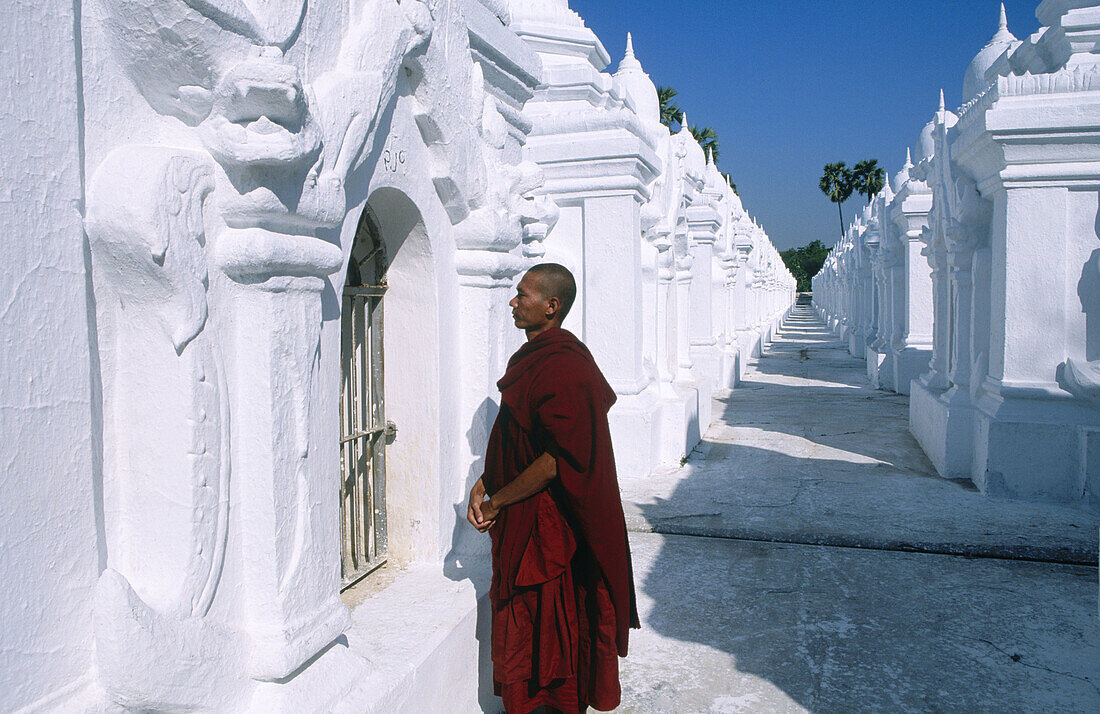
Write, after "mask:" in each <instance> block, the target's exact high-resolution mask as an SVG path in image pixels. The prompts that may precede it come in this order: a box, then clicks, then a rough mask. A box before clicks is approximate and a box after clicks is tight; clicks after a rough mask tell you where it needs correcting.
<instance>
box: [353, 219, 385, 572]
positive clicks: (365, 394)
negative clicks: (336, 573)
mask: <svg viewBox="0 0 1100 714" xmlns="http://www.w3.org/2000/svg"><path fill="white" fill-rule="evenodd" d="M386 268H387V260H386V245H385V242H384V241H383V240H382V237H381V233H380V231H379V228H378V223H377V221H376V220H375V218H374V216H373V214H372V212H371V209H370V208H369V207H368V208H366V209H365V210H364V211H363V214H362V216H361V217H360V219H359V226H358V228H357V229H356V232H355V242H354V244H353V245H352V249H351V259H350V260H349V261H348V272H347V279H346V281H345V283H344V293H343V298H342V305H341V311H340V315H341V317H340V323H341V336H340V475H341V479H340V584H341V587H344V588H347V587H350V586H351V585H353V584H355V583H356V582H357V581H359V580H360V579H362V578H363V577H365V576H366V575H368V574H369V573H370V572H371V571H373V570H375V569H376V568H378V567H379V566H381V565H382V564H383V563H385V559H386V554H387V541H388V538H387V527H386V440H387V437H388V436H390V437H392V435H393V426H392V424H390V423H387V421H386V400H385V370H384V355H385V350H384V345H383V330H384V312H383V298H384V296H385V294H386V289H387V286H386Z"/></svg>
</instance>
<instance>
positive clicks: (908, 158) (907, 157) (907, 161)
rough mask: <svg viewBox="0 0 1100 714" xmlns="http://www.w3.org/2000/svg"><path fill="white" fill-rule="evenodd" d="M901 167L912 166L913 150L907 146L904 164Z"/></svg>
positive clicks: (909, 167)
mask: <svg viewBox="0 0 1100 714" xmlns="http://www.w3.org/2000/svg"><path fill="white" fill-rule="evenodd" d="M903 168H906V169H911V168H913V151H912V150H911V149H908V148H907V149H906V150H905V166H904V167H903Z"/></svg>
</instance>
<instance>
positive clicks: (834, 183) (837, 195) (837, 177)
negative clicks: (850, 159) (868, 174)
mask: <svg viewBox="0 0 1100 714" xmlns="http://www.w3.org/2000/svg"><path fill="white" fill-rule="evenodd" d="M817 185H818V188H820V189H821V192H822V193H824V194H825V195H826V196H828V197H829V200H830V201H832V202H833V203H835V204H836V208H837V210H838V211H839V212H840V236H841V238H843V237H844V208H843V206H842V205H841V204H843V203H844V202H845V201H847V200H848V199H849V198H850V197H851V196H852V191H854V190H855V185H854V184H853V182H852V170H851V169H849V168H848V167H847V166H846V165H845V164H844V162H843V161H838V162H836V163H834V164H825V172H824V173H823V174H822V175H821V181H819V182H818V184H817Z"/></svg>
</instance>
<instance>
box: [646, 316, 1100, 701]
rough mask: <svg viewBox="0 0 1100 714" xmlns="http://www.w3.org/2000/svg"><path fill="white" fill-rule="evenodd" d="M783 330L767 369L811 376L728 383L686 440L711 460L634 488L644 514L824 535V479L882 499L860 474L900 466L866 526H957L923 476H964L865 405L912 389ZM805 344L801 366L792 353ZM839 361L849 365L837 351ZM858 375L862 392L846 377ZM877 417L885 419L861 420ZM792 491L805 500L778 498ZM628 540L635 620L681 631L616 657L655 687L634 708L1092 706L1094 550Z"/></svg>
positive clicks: (886, 475)
mask: <svg viewBox="0 0 1100 714" xmlns="http://www.w3.org/2000/svg"><path fill="white" fill-rule="evenodd" d="M784 336H785V337H786V338H787V340H785V341H780V342H777V343H776V344H775V345H774V346H773V347H772V348H771V350H770V351H769V354H768V356H766V357H765V358H763V359H761V360H760V362H759V364H758V369H759V371H761V372H763V373H765V374H777V375H786V376H788V377H797V378H803V379H807V380H809V379H813V380H814V382H813V383H810V382H808V383H807V384H806V385H805V386H790V385H778V384H774V383H770V382H769V383H764V382H760V381H756V382H751V381H750V382H746V383H745V386H744V388H739V389H738V390H735V391H734V392H732V393H731V394H730V395H729V396H728V397H726V398H725V399H723V400H722V401H723V402H724V403H725V410H724V414H723V415H722V416H723V419H722V421H724V422H725V424H729V425H733V427H734V428H736V429H737V430H738V431H737V432H730V433H729V434H728V436H727V438H725V439H723V441H721V442H718V441H710V440H708V441H704V442H703V444H702V445H701V446H700V449H699V450H698V451H697V452H696V454H695V456H694V457H693V459H695V458H698V457H699V455H700V454H702V455H704V456H705V457H706V459H707V461H708V462H710V463H711V465H713V462H714V461H716V460H717V461H720V462H721V465H720V466H719V467H718V468H708V469H702V468H696V469H695V470H694V471H693V473H692V475H690V476H688V478H687V479H686V480H684V481H682V482H681V483H680V484H679V485H678V486H677V488H676V490H675V491H674V492H673V494H672V495H671V497H670V498H669V499H668V500H666V501H661V502H660V503H658V504H655V505H646V504H643V505H641V506H640V509H641V512H642V515H643V517H644V518H645V520H646V521H648V523H649V525H650V527H651V528H652V529H653V530H655V531H657V532H665V533H669V532H681V533H693V534H697V535H705V534H707V533H710V534H717V533H725V532H728V531H731V530H737V529H739V528H744V529H749V530H751V529H753V528H756V529H759V530H760V531H761V532H764V531H767V532H770V533H771V532H778V531H783V532H784V535H786V536H787V537H789V538H791V539H792V540H795V541H797V540H798V538H799V537H801V535H800V534H801V533H802V531H806V530H811V531H813V532H814V535H820V534H825V535H826V536H828V535H829V530H830V528H829V525H830V519H831V518H832V517H833V516H834V515H835V514H834V512H833V510H832V509H833V508H834V507H835V508H839V506H836V504H835V503H834V504H830V503H826V502H822V501H816V500H814V497H813V489H814V488H816V485H817V484H821V483H829V482H836V483H839V484H843V485H842V486H841V487H840V488H849V489H850V490H849V493H851V494H852V498H855V499H858V498H860V497H861V496H862V497H864V498H874V496H873V495H870V494H872V493H873V492H874V489H873V488H871V486H872V485H876V484H877V485H879V486H883V487H885V488H887V489H894V486H893V485H890V484H896V483H897V482H900V481H902V480H904V481H906V482H908V486H906V488H910V489H911V493H916V494H918V497H911V498H908V499H906V502H907V503H908V502H910V501H911V503H908V505H905V506H897V507H895V506H894V505H893V504H888V505H887V506H886V507H884V508H878V509H868V518H877V517H880V516H881V517H883V522H877V523H870V524H868V527H869V528H874V529H876V530H878V531H885V532H887V533H889V531H891V530H892V531H893V532H895V533H905V532H912V531H914V530H916V531H918V532H922V537H928V538H934V537H936V536H937V535H938V534H939V533H940V532H941V531H942V530H943V529H948V528H950V527H951V525H952V524H954V525H955V526H956V527H957V526H958V521H959V520H960V519H959V518H958V517H957V516H958V513H957V512H956V514H955V515H956V518H954V519H952V518H951V515H950V514H940V513H938V512H937V509H936V508H935V507H934V504H931V503H930V502H929V501H928V500H923V501H922V500H921V499H920V498H919V494H921V493H925V492H926V491H924V490H923V489H926V488H928V487H930V486H936V485H938V486H939V487H940V488H941V489H944V490H949V489H955V488H958V489H959V490H960V491H961V490H963V487H962V486H958V485H957V484H950V483H947V482H944V481H943V480H941V479H939V478H938V477H935V476H933V475H932V474H933V473H934V472H933V470H932V466H931V464H929V463H928V462H927V460H926V459H925V458H924V456H923V454H922V453H921V452H920V451H919V447H918V446H917V445H916V442H915V441H914V440H913V439H912V438H911V437H909V436H908V434H907V432H906V430H905V425H906V424H907V410H905V409H899V408H893V409H890V410H887V411H888V412H889V413H888V414H886V416H885V417H883V415H882V411H883V410H882V409H881V405H879V408H878V409H876V408H875V405H874V403H875V402H876V401H878V400H891V401H896V400H901V401H905V398H904V397H899V396H898V395H893V394H889V393H886V392H882V391H878V390H874V389H872V388H871V387H870V386H869V385H868V384H867V383H866V381H865V380H864V379H863V378H862V374H861V372H860V371H859V370H857V369H853V368H852V365H853V363H854V362H855V360H853V358H851V357H849V356H847V355H846V354H844V353H843V349H844V348H843V346H842V345H841V344H840V343H839V342H835V338H833V337H832V336H831V335H829V334H828V333H827V332H826V331H824V330H823V329H820V328H814V327H813V326H812V325H809V324H806V325H803V326H796V327H794V329H785V330H784ZM834 342H835V345H834ZM822 343H826V344H824V345H823V344H822ZM810 345H816V348H815V349H814V352H813V358H812V359H811V360H809V361H810V363H811V364H812V363H816V364H813V366H811V365H809V364H807V360H805V359H801V358H800V355H801V353H802V352H803V351H804V350H805V349H806V348H807V347H808V346H810ZM834 347H835V349H834ZM823 362H824V363H826V364H822V363H823ZM834 362H835V364H836V365H837V366H844V367H846V369H836V370H831V369H829V368H828V363H834ZM815 375H816V376H815ZM857 388H858V391H859V392H862V394H857V395H853V394H852V392H853V391H857ZM746 390H748V391H746ZM752 390H766V391H757V392H756V393H755V394H754V393H752ZM864 405H866V407H865V406H864ZM808 406H809V407H810V408H812V409H813V410H814V413H813V415H812V416H808V415H806V414H805V410H806V409H807V407H808ZM894 412H897V414H893V413H894ZM889 419H893V420H895V421H896V422H897V423H892V422H889V421H888V420H889ZM872 424H874V425H875V426H876V427H877V428H880V429H881V428H885V427H889V429H890V431H891V433H892V434H894V436H891V437H890V438H886V439H879V438H876V437H875V436H868V435H867V434H866V433H865V431H866V428H867V426H868V425H872ZM799 425H801V428H799ZM807 425H808V427H807ZM723 428H727V427H724V426H723V425H722V424H718V425H716V426H715V429H716V430H717V429H723ZM861 430H863V432H864V433H861ZM755 431H758V432H759V433H754V432H755ZM711 433H712V438H714V435H715V433H716V432H714V431H712V432H711ZM769 433H771V434H773V435H776V434H781V433H782V434H789V435H793V436H797V437H800V438H801V439H803V440H804V441H803V442H802V443H803V444H804V445H805V446H806V448H807V452H806V454H805V455H792V454H790V453H785V452H784V451H782V450H780V449H777V448H775V447H772V448H768V447H769V446H771V444H769V442H768V439H769V437H768V434H769ZM771 438H772V439H774V438H775V437H774V436H772V437H771ZM906 440H908V441H906ZM750 441H751V442H752V443H753V444H755V445H749V444H748V443H746V442H750ZM907 449H912V450H913V451H912V452H909V453H902V451H903V450H907ZM689 463H690V461H689ZM760 474H768V475H774V477H769V478H768V479H762V478H760V477H759V476H760ZM915 477H916V478H915ZM923 477H927V478H923ZM750 481H751V483H750ZM864 487H867V488H866V491H863V490H861V489H863V488H864ZM893 492H895V491H894V490H887V491H880V493H893ZM865 494H866V495H865ZM965 495H966V496H973V497H974V498H975V499H977V498H982V497H981V496H980V495H979V494H976V493H968V494H965ZM799 499H802V500H801V501H800V502H801V503H803V504H805V508H803V509H801V510H800V511H794V510H780V509H787V507H789V506H791V505H792V504H793V503H794V502H795V501H796V500H799ZM842 500H843V499H842ZM930 506H931V507H930ZM875 513H878V514H880V515H879V516H876V515H873V514H875ZM881 514H888V516H882V515H881ZM964 515H965V514H964ZM887 519H892V520H893V522H886V521H887ZM941 519H942V520H941ZM961 520H965V518H963V519H961ZM677 529H679V531H677ZM640 542H654V541H647V540H642V539H640ZM640 555H642V559H644V560H646V561H651V562H647V563H646V573H647V574H646V576H645V578H644V580H642V581H641V582H639V583H638V584H639V586H640V594H642V596H643V598H642V602H641V603H640V605H642V607H643V613H642V614H643V618H644V623H643V627H644V628H646V629H651V630H652V631H653V632H655V633H657V634H658V635H660V636H662V637H663V638H665V639H670V640H676V641H679V642H682V643H687V644H685V645H682V646H681V645H671V646H670V645H667V644H664V645H662V648H661V649H660V650H659V651H658V652H657V654H655V655H651V654H646V653H644V652H642V651H640V650H639V649H632V656H633V657H639V658H645V657H654V658H655V659H656V658H657V657H660V658H666V660H665V662H664V663H661V662H654V663H653V664H652V665H650V663H648V662H645V660H644V659H642V662H641V663H640V664H638V665H628V666H634V667H636V668H637V671H639V672H641V671H642V669H643V668H644V667H647V666H653V669H652V671H651V672H650V671H648V670H647V674H649V675H650V676H649V678H648V679H646V680H644V681H645V682H646V684H645V685H641V684H640V682H641V681H642V680H641V679H638V680H636V681H633V682H631V685H632V686H635V687H637V686H649V687H652V689H650V690H649V691H643V692H639V691H634V692H631V693H630V695H631V697H634V698H636V699H637V700H644V701H646V702H647V704H646V707H651V708H641V707H639V708H637V709H635V710H636V711H662V710H668V707H670V706H674V705H676V706H682V702H681V701H680V700H679V699H674V697H677V696H685V692H686V690H687V689H689V688H691V687H696V688H697V690H698V691H700V692H701V693H700V694H698V696H699V697H700V699H699V700H698V701H692V702H690V704H691V706H690V707H689V708H688V709H684V710H691V711H707V710H708V707H709V711H735V710H736V711H741V710H742V707H748V710H754V711H773V710H782V711H787V710H797V708H798V707H802V708H804V709H806V710H809V711H815V712H816V711H852V710H860V711H902V710H939V709H961V710H964V711H968V710H974V711H982V710H991V709H995V708H1002V709H1008V710H1022V711H1028V710H1035V709H1038V708H1054V709H1058V708H1064V709H1066V710H1084V709H1090V708H1091V706H1086V707H1084V709H1081V705H1082V703H1085V702H1093V703H1097V702H1100V691H1098V690H1097V689H1096V685H1095V684H1094V683H1093V682H1095V678H1093V677H1092V676H1091V674H1090V670H1091V671H1093V672H1095V671H1096V670H1097V666H1096V665H1095V664H1094V663H1093V664H1089V663H1087V662H1085V663H1082V662H1083V661H1084V660H1088V659H1089V656H1088V652H1089V651H1095V650H1090V649H1089V648H1090V647H1094V645H1088V644H1081V643H1082V642H1085V643H1088V642H1090V641H1091V642H1093V643H1095V641H1096V637H1095V636H1096V634H1097V623H1096V621H1095V601H1094V600H1093V599H1090V598H1091V596H1087V595H1088V593H1091V592H1094V588H1095V577H1096V573H1095V569H1092V568H1083V567H1076V566H1068V567H1067V566H1061V567H1059V566H1051V565H1048V564H1045V563H1021V562H1012V561H1004V560H996V559H978V560H974V559H969V558H962V557H944V556H930V555H924V554H918V553H902V552H884V551H881V550H865V549H860V548H839V547H819V546H805V545H787V544H779V543H763V542H759V541H752V540H736V539H730V538H728V537H726V538H700V537H680V536H664V537H663V538H662V540H661V541H660V542H659V547H658V549H657V551H656V553H654V554H652V555H649V554H648V553H645V552H644V551H643V552H642V553H640ZM1029 593H1030V596H1029V595H1028V594H1029ZM1067 593H1073V596H1072V597H1071V596H1069V595H1067ZM1082 594H1083V595H1086V596H1082V597H1077V595H1082ZM1070 623H1077V624H1074V625H1071V624H1070ZM1052 633H1053V634H1052ZM642 634H643V635H644V631H643V633H642ZM1090 638H1091V639H1090ZM639 645H640V643H639ZM699 645H702V647H700V646H699ZM670 647H675V648H676V649H670ZM1083 654H1084V656H1083ZM730 657H732V662H731V661H730ZM628 661H629V660H628ZM681 662H683V664H681ZM1074 662H1075V663H1076V664H1074ZM677 668H681V669H682V670H683V671H682V673H681V672H680V670H679V669H677ZM1066 672H1068V674H1065V673H1066ZM708 681H713V682H715V685H714V686H711V685H709V684H707V682H708ZM700 683H702V686H700ZM708 687H709V689H707V688H708ZM723 688H725V689H723ZM712 700H713V701H712ZM727 700H728V701H727ZM654 705H655V706H654ZM635 710H632V711H635Z"/></svg>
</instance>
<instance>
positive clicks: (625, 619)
mask: <svg viewBox="0 0 1100 714" xmlns="http://www.w3.org/2000/svg"><path fill="white" fill-rule="evenodd" d="M497 386H498V387H499V388H500V391H501V407H500V413H499V414H498V415H497V420H496V423H495V424H494V425H493V430H492V433H491V435H490V436H489V446H488V449H487V453H486V463H485V477H484V478H485V487H486V490H487V491H488V493H489V494H493V493H495V492H496V491H498V490H499V489H500V488H501V487H503V486H504V485H505V484H507V483H509V482H510V481H512V480H513V479H514V478H516V477H517V476H518V475H519V474H520V473H522V472H523V471H524V469H526V468H527V467H528V466H530V465H531V463H532V462H533V461H534V460H535V459H536V458H538V457H539V456H541V455H542V454H543V453H549V454H551V455H552V456H554V458H555V460H556V462H557V472H558V478H557V479H555V480H554V481H553V482H552V483H551V485H550V487H549V488H547V489H546V490H544V491H542V492H540V493H538V494H536V495H534V496H532V497H531V498H528V499H527V500H525V501H521V502H520V503H516V504H513V505H511V506H509V507H508V508H505V509H504V510H503V511H502V512H501V513H500V515H499V516H498V517H497V523H496V525H494V527H493V528H492V530H490V531H489V533H490V535H491V536H492V541H493V584H492V588H491V590H490V593H489V595H490V600H491V602H492V609H493V619H492V626H493V635H492V657H493V679H494V682H495V685H496V691H497V694H499V695H501V696H502V697H503V698H504V706H505V708H506V709H507V711H508V712H509V714H528V713H529V712H530V711H532V710H533V709H535V708H537V707H539V706H543V705H548V706H551V707H554V708H556V709H560V710H562V711H564V712H584V711H587V708H588V707H589V706H591V707H594V708H596V709H600V710H604V711H607V710H610V709H614V708H615V707H617V706H618V705H619V698H620V689H619V670H618V666H619V662H618V657H619V656H624V657H625V656H626V652H627V637H628V632H629V629H630V628H631V627H638V612H637V606H636V604H635V596H634V578H633V573H632V570H631V563H630V549H629V546H628V544H627V536H626V522H625V519H624V518H623V507H622V501H621V500H620V496H619V484H618V480H617V478H616V476H615V460H614V455H613V454H612V451H611V431H610V429H609V427H608V424H607V412H608V410H609V409H610V408H611V405H612V404H614V403H615V393H614V391H612V389H611V387H610V386H609V385H608V384H607V380H605V379H604V377H603V374H601V373H600V370H599V368H598V367H597V366H596V363H595V361H594V360H593V359H592V355H591V353H590V352H589V351H588V348H586V347H585V346H584V344H583V343H581V341H580V340H578V339H577V338H576V337H574V336H573V335H572V333H570V332H568V331H566V330H562V329H560V328H554V329H551V330H548V331H546V332H544V333H542V334H540V335H538V336H537V337H535V338H534V339H533V340H530V341H529V342H527V343H526V344H525V345H524V346H523V347H521V348H520V349H519V351H518V352H516V354H515V355H513V356H512V359H511V360H509V361H508V370H507V372H506V373H505V375H504V377H503V378H502V379H501V380H500V381H499V382H498V383H497Z"/></svg>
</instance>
